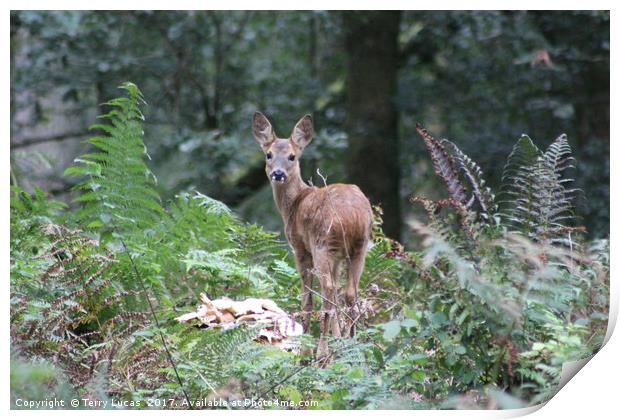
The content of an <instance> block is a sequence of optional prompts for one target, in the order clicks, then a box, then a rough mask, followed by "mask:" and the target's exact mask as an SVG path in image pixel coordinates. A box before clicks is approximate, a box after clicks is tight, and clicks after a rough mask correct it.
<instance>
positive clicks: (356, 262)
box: [252, 112, 372, 357]
mask: <svg viewBox="0 0 620 420" xmlns="http://www.w3.org/2000/svg"><path fill="white" fill-rule="evenodd" d="M252 133H253V135H254V138H255V139H256V141H258V143H259V144H260V146H261V148H262V149H263V152H264V153H265V156H266V167H265V170H266V172H267V177H268V178H269V180H270V181H271V187H272V190H273V198H274V200H275V203H276V206H277V208H278V210H279V212H280V215H281V216H282V220H283V222H284V232H285V234H286V239H287V240H288V242H289V244H290V246H291V248H292V249H293V252H294V253H295V262H296V265H297V270H298V271H299V275H300V276H301V301H302V305H301V306H302V313H303V318H302V319H303V328H304V331H305V332H308V330H309V327H310V315H311V312H312V294H313V293H316V292H314V291H313V290H312V278H313V274H314V275H316V276H317V277H318V279H319V283H320V289H321V296H322V297H323V299H322V300H323V302H322V306H321V318H320V319H321V321H320V339H319V345H318V350H317V356H319V357H321V356H323V355H326V353H327V341H326V334H327V333H328V332H329V329H330V328H331V332H332V334H333V335H334V336H336V337H339V336H340V335H341V331H340V325H339V323H338V316H337V309H338V308H337V307H336V305H338V296H337V290H338V283H337V282H338V275H339V269H340V266H341V263H343V262H344V263H345V265H346V267H347V268H348V279H347V288H346V293H345V301H346V303H347V306H348V307H349V309H353V305H355V303H356V301H357V289H358V285H359V280H360V277H361V275H362V271H363V270H364V260H365V259H366V253H367V250H368V241H369V239H370V233H371V228H372V210H371V207H370V202H369V201H368V199H367V198H366V196H365V195H364V194H363V193H362V191H360V189H359V188H358V187H357V186H355V185H346V184H333V185H328V186H325V187H323V188H317V187H313V186H309V185H307V184H306V183H305V182H304V181H303V180H302V179H301V173H300V169H299V158H300V157H301V154H302V152H303V150H304V148H305V147H306V146H307V145H308V144H309V143H310V141H311V140H312V137H313V135H314V128H313V124H312V117H311V116H310V115H306V116H304V117H303V118H302V119H301V120H299V122H298V123H297V124H296V125H295V128H294V129H293V133H292V134H291V136H290V137H289V138H288V139H283V138H278V137H277V136H276V134H275V132H274V130H273V127H272V126H271V123H270V122H269V120H267V118H266V117H265V116H264V115H263V114H261V113H260V112H256V113H255V114H254V120H253V124H252ZM350 334H351V335H353V334H354V325H353V323H351V325H350Z"/></svg>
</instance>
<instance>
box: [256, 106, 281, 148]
mask: <svg viewBox="0 0 620 420" xmlns="http://www.w3.org/2000/svg"><path fill="white" fill-rule="evenodd" d="M252 134H253V135H254V138H255V139H256V141H257V142H258V144H260V147H262V149H263V150H264V151H267V149H269V145H270V144H271V143H273V141H274V140H275V138H276V136H275V134H274V132H273V127H272V126H271V123H270V122H269V120H268V119H267V117H265V116H264V115H263V114H261V113H260V112H258V111H256V112H255V113H254V119H253V120H252Z"/></svg>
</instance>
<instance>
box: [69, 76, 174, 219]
mask: <svg viewBox="0 0 620 420" xmlns="http://www.w3.org/2000/svg"><path fill="white" fill-rule="evenodd" d="M120 88H121V89H123V90H125V91H126V94H127V96H126V97H120V98H116V99H112V100H111V101H109V102H106V104H105V105H107V106H109V107H111V108H112V110H111V111H110V112H108V113H107V114H104V115H102V116H100V117H99V118H101V119H102V120H105V121H106V123H101V124H95V125H93V126H92V127H91V129H97V130H100V131H102V132H104V133H105V135H97V136H94V137H91V138H90V139H89V140H87V141H86V143H89V144H91V145H92V146H94V147H95V148H96V149H97V151H95V152H92V153H88V154H85V155H83V156H81V157H80V158H78V159H75V161H74V163H75V165H74V166H72V167H70V168H68V169H67V170H66V171H65V175H73V176H79V177H82V178H85V179H84V180H83V181H82V182H80V183H79V184H77V185H76V187H75V189H76V190H77V191H81V194H80V195H79V196H78V197H77V198H76V200H75V201H76V202H78V203H81V204H82V207H81V208H80V209H78V211H77V212H76V216H77V219H78V221H79V222H80V223H81V224H82V226H84V227H86V228H87V229H90V230H96V231H102V230H112V227H113V228H114V230H116V231H123V230H132V229H146V228H149V227H152V226H153V225H155V224H157V223H158V222H159V220H160V219H161V216H162V215H163V213H164V212H163V208H162V206H161V200H160V198H159V194H158V193H157V190H156V189H155V185H156V178H155V176H154V175H153V173H152V172H151V171H150V170H149V168H148V166H147V165H146V164H145V159H150V157H149V156H148V154H147V151H146V146H145V145H144V141H143V135H144V132H143V129H142V121H143V120H144V116H143V114H142V112H141V110H140V105H142V104H145V102H144V98H143V97H142V93H141V92H140V90H139V89H138V87H137V86H136V85H134V84H133V83H125V84H123V85H121V86H120Z"/></svg>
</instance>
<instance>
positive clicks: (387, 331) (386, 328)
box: [383, 320, 401, 342]
mask: <svg viewBox="0 0 620 420" xmlns="http://www.w3.org/2000/svg"><path fill="white" fill-rule="evenodd" d="M400 326H401V324H400V321H398V320H393V321H390V322H386V323H385V324H383V339H384V340H385V341H387V342H391V341H392V340H394V338H396V336H397V335H398V333H399V332H400Z"/></svg>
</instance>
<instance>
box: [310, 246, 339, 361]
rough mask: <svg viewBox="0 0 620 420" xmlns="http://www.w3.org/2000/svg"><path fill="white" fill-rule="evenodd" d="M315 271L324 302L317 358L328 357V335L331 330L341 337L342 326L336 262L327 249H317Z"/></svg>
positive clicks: (313, 257) (314, 257)
mask: <svg viewBox="0 0 620 420" xmlns="http://www.w3.org/2000/svg"><path fill="white" fill-rule="evenodd" d="M312 259H313V261H314V271H315V274H316V276H317V277H318V279H319V282H320V285H321V295H322V297H323V302H322V305H321V323H320V333H321V337H320V339H319V346H318V351H317V356H318V357H321V356H325V355H327V351H328V349H327V334H329V330H330V329H331V332H332V335H333V336H334V337H340V325H339V324H338V316H337V307H336V303H337V298H338V297H337V284H336V279H335V278H333V273H334V271H335V269H337V267H336V260H335V259H334V258H333V257H332V255H331V254H330V252H329V250H328V249H327V247H316V248H315V250H314V254H313V255H312Z"/></svg>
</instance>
